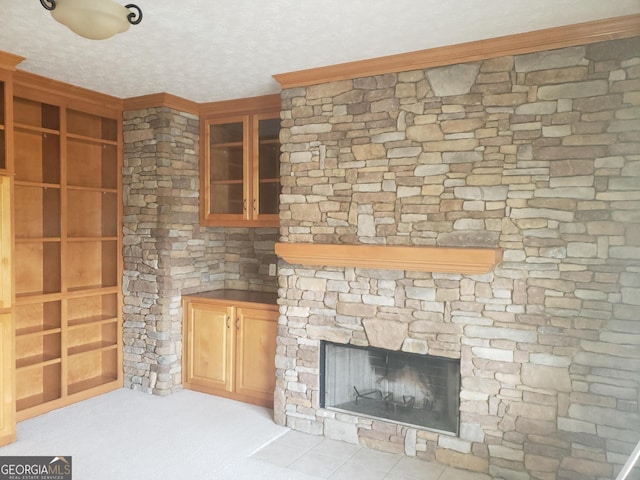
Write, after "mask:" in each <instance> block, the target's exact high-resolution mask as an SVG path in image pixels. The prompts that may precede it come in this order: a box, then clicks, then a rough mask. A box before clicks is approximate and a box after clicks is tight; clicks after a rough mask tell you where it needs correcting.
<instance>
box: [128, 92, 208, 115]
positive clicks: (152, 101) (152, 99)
mask: <svg viewBox="0 0 640 480" xmlns="http://www.w3.org/2000/svg"><path fill="white" fill-rule="evenodd" d="M123 106H124V107H123V108H124V111H125V112H127V111H132V110H142V109H145V108H156V107H168V108H172V109H174V110H178V111H180V112H186V113H191V114H193V115H198V114H199V112H200V105H199V104H198V103H196V102H192V101H191V100H187V99H186V98H182V97H178V96H177V95H172V94H170V93H153V94H151V95H142V96H140V97H131V98H125V99H124V100H123Z"/></svg>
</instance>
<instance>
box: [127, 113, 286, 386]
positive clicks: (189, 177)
mask: <svg viewBox="0 0 640 480" xmlns="http://www.w3.org/2000/svg"><path fill="white" fill-rule="evenodd" d="M123 126H124V155H123V157H124V168H123V190H124V217H123V224H124V225H123V228H124V278H123V293H124V315H123V316H124V334H123V335H124V385H125V387H127V388H133V389H136V390H143V391H146V392H153V393H155V394H158V395H168V394H170V393H172V392H174V391H176V390H179V389H181V388H182V378H181V377H182V370H181V350H182V309H181V299H182V294H185V293H196V292H201V291H206V290H218V289H222V288H235V289H242V290H253V291H275V290H276V284H275V279H274V278H273V277H269V275H268V273H269V272H268V265H269V264H270V263H275V262H276V258H275V255H274V253H273V250H274V242H275V240H276V235H277V229H275V228H260V229H250V228H207V227H202V226H200V225H199V219H198V195H199V169H198V165H199V163H198V162H199V119H198V117H197V116H195V115H191V114H188V113H183V112H179V111H176V110H172V109H170V108H167V107H159V108H149V109H144V110H136V111H130V112H125V114H124V122H123Z"/></svg>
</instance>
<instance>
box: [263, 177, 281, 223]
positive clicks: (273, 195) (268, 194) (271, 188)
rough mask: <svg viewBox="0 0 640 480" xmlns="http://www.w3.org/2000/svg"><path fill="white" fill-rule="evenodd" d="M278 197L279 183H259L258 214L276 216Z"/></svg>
mask: <svg viewBox="0 0 640 480" xmlns="http://www.w3.org/2000/svg"><path fill="white" fill-rule="evenodd" d="M279 195H280V183H279V182H272V183H261V184H260V202H259V204H260V214H261V215H277V214H278V196H279Z"/></svg>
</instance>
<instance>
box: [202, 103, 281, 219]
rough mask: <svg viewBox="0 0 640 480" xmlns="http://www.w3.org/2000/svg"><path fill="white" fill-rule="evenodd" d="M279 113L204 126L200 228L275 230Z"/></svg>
mask: <svg viewBox="0 0 640 480" xmlns="http://www.w3.org/2000/svg"><path fill="white" fill-rule="evenodd" d="M279 134H280V116H279V112H274V113H261V114H246V115H237V116H228V117H220V118H214V119H210V120H207V121H206V123H205V136H206V138H205V145H206V146H207V148H206V149H205V158H204V162H202V166H201V178H202V199H201V204H200V209H201V214H200V218H201V223H202V224H203V225H211V226H230V227H233V226H256V227H267V226H277V225H278V203H279V202H278V197H279V194H280V140H279Z"/></svg>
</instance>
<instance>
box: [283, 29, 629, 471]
mask: <svg viewBox="0 0 640 480" xmlns="http://www.w3.org/2000/svg"><path fill="white" fill-rule="evenodd" d="M282 101H283V112H282V118H283V122H282V130H281V140H282V144H283V155H282V165H281V172H282V185H283V189H282V195H281V230H280V234H281V241H282V242H303V243H305V242H306V243H334V244H337V243H347V244H358V243H369V244H382V245H392V244H393V245H414V246H419V245H429V246H476V247H501V248H502V249H504V259H503V261H502V263H500V264H499V265H498V266H497V267H496V268H495V269H494V270H493V271H492V272H490V273H488V274H485V275H460V274H435V273H434V274H430V273H415V272H409V271H407V272H402V271H383V270H364V269H358V268H336V267H332V268H328V267H325V268H315V267H310V266H304V265H289V264H286V263H285V262H282V261H281V263H280V270H279V278H278V281H279V303H280V312H281V316H280V321H279V327H278V346H277V355H276V367H277V386H276V394H275V418H276V421H277V422H278V423H280V424H286V425H288V426H290V427H292V428H294V429H296V430H301V431H305V432H311V433H315V434H324V435H326V436H328V437H332V438H338V439H342V440H347V441H350V442H359V443H361V444H364V445H367V446H371V447H375V448H379V449H382V450H387V451H392V452H404V453H406V454H407V455H414V456H418V457H421V458H425V459H429V460H434V459H435V460H437V461H439V462H442V463H445V464H449V465H455V466H457V467H461V468H466V469H470V470H476V471H480V472H488V473H490V474H491V475H492V476H493V477H495V478H505V479H514V480H526V479H541V480H552V479H572V480H573V479H583V480H584V479H604V478H613V477H614V476H615V474H616V473H617V471H618V470H619V469H620V467H621V465H622V464H623V463H624V462H625V461H626V459H627V458H628V456H629V454H630V453H631V451H632V449H633V447H634V446H635V444H636V442H638V440H640V410H639V405H638V399H639V392H640V374H639V373H638V372H640V214H639V213H638V212H639V211H640V121H639V120H638V118H640V38H632V39H627V40H617V41H609V42H603V43H596V44H592V45H587V46H576V47H571V48H565V49H561V50H555V51H545V52H540V53H535V54H529V55H519V56H505V57H500V58H495V59H490V60H485V61H478V62H473V63H467V64H460V65H453V66H448V67H441V68H432V69H426V70H417V71H408V72H402V73H397V74H388V75H380V76H373V77H367V78H359V79H355V80H346V81H338V82H333V83H327V84H322V85H314V86H309V87H305V88H293V89H288V90H285V91H283V92H282ZM398 336H399V337H400V339H399V340H397V339H394V338H395V337H398ZM323 339H327V340H331V341H337V342H341V343H352V344H356V345H369V344H376V343H382V344H389V345H393V343H395V342H398V343H397V344H398V345H401V347H400V348H401V349H402V350H406V351H411V352H418V353H427V352H428V353H430V354H435V355H443V356H447V357H454V358H460V360H461V376H462V391H461V407H460V409H461V425H460V435H459V437H453V436H449V435H444V434H438V433H436V432H430V431H427V430H423V429H418V428H410V427H406V426H402V425H394V424H391V423H387V422H383V421H376V420H370V419H367V418H359V417H357V416H354V415H348V414H343V413H336V412H332V411H327V410H324V409H320V408H319V405H320V399H319V379H318V374H319V345H320V341H321V340H323ZM395 348H397V347H395Z"/></svg>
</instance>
